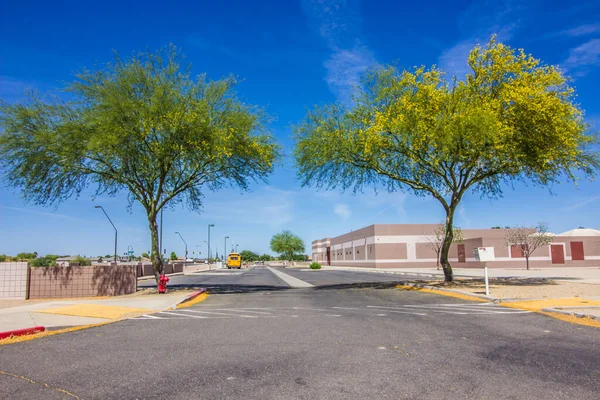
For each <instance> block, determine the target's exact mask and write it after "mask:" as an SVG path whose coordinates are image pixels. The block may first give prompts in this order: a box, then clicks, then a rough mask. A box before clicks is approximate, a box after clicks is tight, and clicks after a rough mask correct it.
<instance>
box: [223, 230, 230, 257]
mask: <svg viewBox="0 0 600 400" xmlns="http://www.w3.org/2000/svg"><path fill="white" fill-rule="evenodd" d="M227 239H229V236H225V247H223V261H225V258H227Z"/></svg>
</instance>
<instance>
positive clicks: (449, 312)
mask: <svg viewBox="0 0 600 400" xmlns="http://www.w3.org/2000/svg"><path fill="white" fill-rule="evenodd" d="M367 307H371V308H383V309H386V310H400V311H401V310H403V309H402V308H398V307H384V306H367ZM405 307H406V306H405ZM426 308H427V307H426ZM404 310H406V309H404ZM429 311H431V312H436V313H441V314H458V315H467V314H468V313H466V312H458V311H438V310H433V309H430V308H429Z"/></svg>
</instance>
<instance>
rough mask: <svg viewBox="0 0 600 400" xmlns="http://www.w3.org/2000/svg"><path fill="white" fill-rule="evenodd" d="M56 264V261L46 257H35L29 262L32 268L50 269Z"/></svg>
mask: <svg viewBox="0 0 600 400" xmlns="http://www.w3.org/2000/svg"><path fill="white" fill-rule="evenodd" d="M55 264H56V260H52V259H51V258H48V257H37V258H34V259H33V260H31V261H30V262H29V265H30V266H32V267H50V266H52V265H55Z"/></svg>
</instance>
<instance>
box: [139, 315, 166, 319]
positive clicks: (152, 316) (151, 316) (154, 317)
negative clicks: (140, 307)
mask: <svg viewBox="0 0 600 400" xmlns="http://www.w3.org/2000/svg"><path fill="white" fill-rule="evenodd" d="M142 317H146V318H148V319H164V318H161V317H157V316H156V315H142Z"/></svg>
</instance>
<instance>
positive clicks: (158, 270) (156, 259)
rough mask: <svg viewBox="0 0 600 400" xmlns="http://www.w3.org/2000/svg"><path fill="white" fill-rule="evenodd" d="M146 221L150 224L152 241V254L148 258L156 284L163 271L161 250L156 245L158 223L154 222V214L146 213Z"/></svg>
mask: <svg viewBox="0 0 600 400" xmlns="http://www.w3.org/2000/svg"><path fill="white" fill-rule="evenodd" d="M148 222H149V224H150V238H151V241H152V254H151V255H150V259H151V260H152V267H153V268H154V279H156V285H157V286H158V280H159V278H160V275H161V274H162V273H163V263H162V257H161V252H160V249H159V247H158V223H157V222H156V214H150V215H148Z"/></svg>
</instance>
